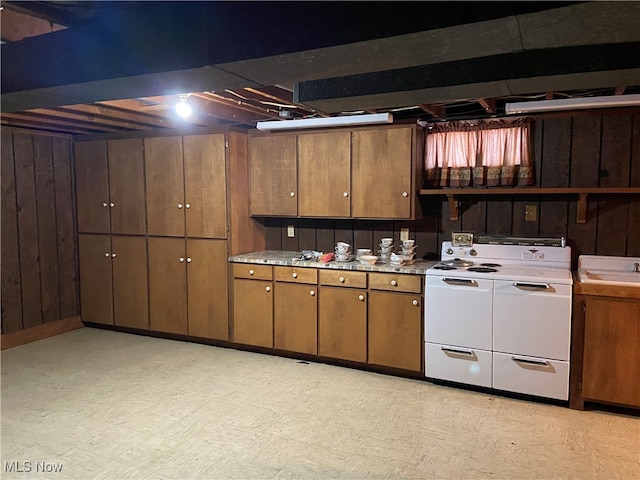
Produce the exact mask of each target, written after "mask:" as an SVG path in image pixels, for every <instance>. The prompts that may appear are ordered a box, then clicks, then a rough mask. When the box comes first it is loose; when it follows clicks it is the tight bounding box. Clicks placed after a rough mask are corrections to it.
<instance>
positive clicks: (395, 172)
mask: <svg viewBox="0 0 640 480" xmlns="http://www.w3.org/2000/svg"><path fill="white" fill-rule="evenodd" d="M412 133H413V127H407V128H387V129H376V130H362V131H355V132H353V137H352V158H351V178H352V183H351V216H352V217H361V218H410V217H411V202H412V198H411V196H412V189H411V182H412V179H411V173H412V172H411V166H412V163H411V154H412V150H413V147H412Z"/></svg>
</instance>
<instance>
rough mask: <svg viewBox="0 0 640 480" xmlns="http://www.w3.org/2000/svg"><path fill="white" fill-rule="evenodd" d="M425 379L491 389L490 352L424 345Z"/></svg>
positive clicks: (432, 344)
mask: <svg viewBox="0 0 640 480" xmlns="http://www.w3.org/2000/svg"><path fill="white" fill-rule="evenodd" d="M424 358H425V377H428V378H437V379H440V380H449V381H452V382H459V383H466V384H469V385H477V386H480V387H491V352H487V351H486V350H477V349H469V348H461V347H453V346H449V345H441V344H436V343H425V349H424Z"/></svg>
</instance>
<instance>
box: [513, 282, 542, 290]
mask: <svg viewBox="0 0 640 480" xmlns="http://www.w3.org/2000/svg"><path fill="white" fill-rule="evenodd" d="M513 286H514V287H516V288H519V289H520V290H529V291H532V290H534V291H537V290H551V285H549V284H548V283H522V282H513Z"/></svg>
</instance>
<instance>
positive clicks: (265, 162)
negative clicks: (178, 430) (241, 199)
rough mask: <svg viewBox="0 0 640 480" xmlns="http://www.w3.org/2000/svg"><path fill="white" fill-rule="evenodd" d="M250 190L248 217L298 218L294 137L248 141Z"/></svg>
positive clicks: (268, 136)
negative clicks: (249, 213) (274, 216)
mask: <svg viewBox="0 0 640 480" xmlns="http://www.w3.org/2000/svg"><path fill="white" fill-rule="evenodd" d="M249 186H250V195H249V201H250V210H251V215H282V216H296V215H297V213H298V198H297V191H298V186H297V177H296V137H295V135H266V136H259V137H252V138H250V139H249Z"/></svg>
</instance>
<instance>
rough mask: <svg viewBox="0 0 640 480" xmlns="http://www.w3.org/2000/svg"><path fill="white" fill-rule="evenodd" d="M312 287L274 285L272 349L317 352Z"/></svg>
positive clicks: (286, 284) (284, 284)
mask: <svg viewBox="0 0 640 480" xmlns="http://www.w3.org/2000/svg"><path fill="white" fill-rule="evenodd" d="M317 291H318V287H317V286H316V285H307V284H297V283H284V282H276V284H275V298H274V316H273V335H274V336H273V346H274V347H275V348H277V349H280V350H287V351H289V352H298V353H308V354H310V355H316V354H317V353H318V334H317V331H318V320H317V318H318V302H317Z"/></svg>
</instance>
